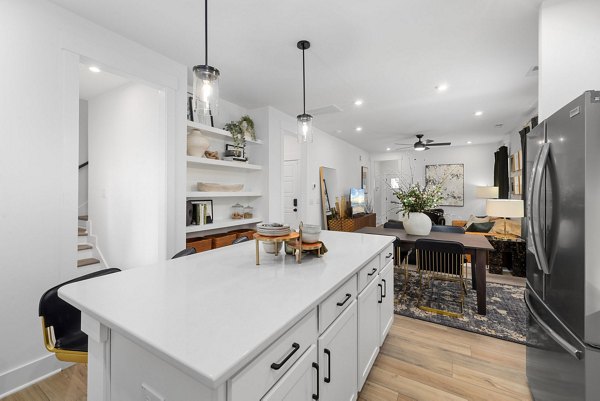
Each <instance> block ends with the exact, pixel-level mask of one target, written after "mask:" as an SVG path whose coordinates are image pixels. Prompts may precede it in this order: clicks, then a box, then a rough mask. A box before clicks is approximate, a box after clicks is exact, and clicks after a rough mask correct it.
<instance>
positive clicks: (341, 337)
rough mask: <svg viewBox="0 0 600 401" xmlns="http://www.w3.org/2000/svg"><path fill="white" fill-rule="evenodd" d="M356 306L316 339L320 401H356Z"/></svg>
mask: <svg viewBox="0 0 600 401" xmlns="http://www.w3.org/2000/svg"><path fill="white" fill-rule="evenodd" d="M356 305H357V302H356V301H353V302H352V303H351V304H350V306H348V307H347V308H346V310H345V311H344V312H343V313H342V314H341V315H340V316H339V317H338V318H337V319H336V320H335V321H334V322H333V324H332V325H331V326H330V327H329V328H328V329H327V330H326V331H325V332H324V333H323V334H322V335H321V337H319V366H320V367H321V373H320V376H321V377H320V378H319V381H320V383H321V384H320V385H321V393H322V396H321V398H320V399H321V400H323V401H330V400H331V401H354V400H356V396H357V391H356V380H357V378H356V366H357V365H356V359H357V358H356V341H357V339H356V337H357V331H356V330H357V327H356V325H357V306H356Z"/></svg>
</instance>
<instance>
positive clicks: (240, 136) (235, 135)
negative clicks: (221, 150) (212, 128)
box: [223, 121, 246, 148]
mask: <svg viewBox="0 0 600 401" xmlns="http://www.w3.org/2000/svg"><path fill="white" fill-rule="evenodd" d="M223 129H225V131H229V133H230V134H231V138H232V139H233V144H234V145H235V146H239V147H242V148H243V147H245V146H246V136H245V135H244V132H242V127H240V124H239V123H238V122H236V121H231V122H228V123H227V124H225V127H223Z"/></svg>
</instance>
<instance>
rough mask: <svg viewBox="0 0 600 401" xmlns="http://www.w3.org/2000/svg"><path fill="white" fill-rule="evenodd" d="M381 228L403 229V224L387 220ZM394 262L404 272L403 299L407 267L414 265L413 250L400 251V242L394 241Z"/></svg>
mask: <svg viewBox="0 0 600 401" xmlns="http://www.w3.org/2000/svg"><path fill="white" fill-rule="evenodd" d="M383 228H393V229H400V230H403V229H404V223H403V222H401V221H399V220H388V221H386V222H385V223H384V224H383ZM394 260H395V262H396V266H398V267H401V268H402V269H403V271H404V285H403V289H402V297H405V296H406V294H407V290H408V285H409V275H408V265H409V264H415V263H416V259H415V256H414V252H413V248H412V247H410V248H408V249H402V247H401V243H400V240H398V239H396V240H394Z"/></svg>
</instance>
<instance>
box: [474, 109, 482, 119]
mask: <svg viewBox="0 0 600 401" xmlns="http://www.w3.org/2000/svg"><path fill="white" fill-rule="evenodd" d="M482 115H483V111H481V110H479V111H476V112H475V117H479V116H482Z"/></svg>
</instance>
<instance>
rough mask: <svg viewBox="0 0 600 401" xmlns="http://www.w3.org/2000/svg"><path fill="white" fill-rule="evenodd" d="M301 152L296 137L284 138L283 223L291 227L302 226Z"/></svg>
mask: <svg viewBox="0 0 600 401" xmlns="http://www.w3.org/2000/svg"><path fill="white" fill-rule="evenodd" d="M300 166H301V152H300V146H299V144H298V142H297V140H296V137H295V136H292V135H284V136H283V173H282V174H281V177H282V195H283V196H282V202H283V208H282V209H283V222H284V223H285V224H289V225H290V227H294V228H295V227H298V225H299V224H300V220H301V218H300V216H301V210H300V205H301V203H300V201H301V199H300V196H301V192H302V189H301V183H302V180H301V178H302V177H301V174H300V168H301V167H300Z"/></svg>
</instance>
